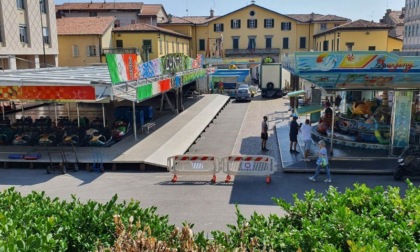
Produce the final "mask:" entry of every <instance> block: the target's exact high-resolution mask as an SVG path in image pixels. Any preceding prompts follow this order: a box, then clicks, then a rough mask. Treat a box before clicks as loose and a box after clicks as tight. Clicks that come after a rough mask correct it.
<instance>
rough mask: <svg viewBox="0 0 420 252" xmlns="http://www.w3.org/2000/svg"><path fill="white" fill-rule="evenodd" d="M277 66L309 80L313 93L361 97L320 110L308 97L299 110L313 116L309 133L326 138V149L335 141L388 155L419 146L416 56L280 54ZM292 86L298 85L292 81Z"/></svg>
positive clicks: (419, 78) (419, 75)
mask: <svg viewBox="0 0 420 252" xmlns="http://www.w3.org/2000/svg"><path fill="white" fill-rule="evenodd" d="M282 65H283V68H285V69H286V70H288V71H289V72H291V74H292V75H295V76H298V77H299V78H300V79H303V80H305V81H308V82H309V83H311V85H312V86H311V87H310V89H312V91H313V90H322V93H323V94H324V96H325V94H328V95H331V96H333V97H334V96H335V95H336V94H343V95H344V96H346V94H348V93H350V92H359V93H363V94H364V95H363V97H365V98H361V99H360V100H353V99H346V101H347V102H345V103H344V104H343V106H341V107H340V109H339V110H338V111H335V108H336V106H335V104H334V105H333V106H331V108H330V107H329V106H325V105H328V104H327V103H325V104H324V107H323V108H322V109H319V106H320V105H321V104H322V102H321V99H322V98H321V95H319V96H316V97H315V96H313V95H312V97H310V100H311V104H310V105H309V106H308V108H306V109H305V108H301V109H300V111H302V113H299V114H300V115H308V114H309V115H310V117H311V121H312V122H314V120H312V118H319V120H318V119H317V120H316V121H317V124H315V125H314V127H313V130H312V133H313V136H315V137H316V138H318V139H322V140H325V141H328V142H330V143H331V148H332V145H333V143H334V144H335V145H342V146H349V147H357V148H366V149H383V150H389V155H391V156H392V155H396V154H398V153H400V152H401V151H402V150H403V149H405V148H408V147H409V146H410V145H419V143H420V141H419V140H420V130H419V129H420V127H419V126H418V124H419V123H418V121H420V113H419V112H417V111H419V110H418V108H417V107H418V104H419V102H418V101H417V98H418V95H417V94H418V93H419V90H420V84H418V83H420V58H419V57H407V56H399V55H397V54H394V53H389V52H370V51H363V52H355V51H351V52H296V53H292V54H287V55H283V57H282ZM295 88H299V89H301V88H302V87H300V86H299V83H297V85H296V87H295ZM309 91H310V90H309ZM296 92H299V91H296ZM374 94H381V95H380V96H378V95H374ZM370 97H371V98H370ZM344 98H345V97H343V99H344ZM322 110H325V111H324V113H323V114H322V116H321V111H322ZM297 111H298V112H299V109H297ZM314 115H317V116H314Z"/></svg>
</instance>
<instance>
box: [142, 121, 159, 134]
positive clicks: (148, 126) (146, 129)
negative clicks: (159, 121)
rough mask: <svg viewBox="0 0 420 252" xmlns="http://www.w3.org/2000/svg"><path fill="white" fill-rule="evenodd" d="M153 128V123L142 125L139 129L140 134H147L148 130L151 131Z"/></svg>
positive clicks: (154, 125) (154, 124)
mask: <svg viewBox="0 0 420 252" xmlns="http://www.w3.org/2000/svg"><path fill="white" fill-rule="evenodd" d="M155 127H156V123H154V122H148V123H146V124H145V125H143V126H142V127H141V133H144V132H145V131H146V133H147V134H149V132H150V129H153V128H155Z"/></svg>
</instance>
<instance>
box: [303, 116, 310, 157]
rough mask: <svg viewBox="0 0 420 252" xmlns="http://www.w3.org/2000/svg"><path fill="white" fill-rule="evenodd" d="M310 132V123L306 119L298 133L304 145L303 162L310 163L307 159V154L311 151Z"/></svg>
mask: <svg viewBox="0 0 420 252" xmlns="http://www.w3.org/2000/svg"><path fill="white" fill-rule="evenodd" d="M311 131H312V126H311V122H310V121H309V119H306V120H305V124H304V125H302V126H301V127H300V132H301V133H302V140H303V142H304V143H305V152H304V154H303V156H304V158H305V161H310V160H309V158H308V157H309V154H310V151H311V145H312V137H311V134H312V133H311Z"/></svg>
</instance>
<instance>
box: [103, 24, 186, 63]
mask: <svg viewBox="0 0 420 252" xmlns="http://www.w3.org/2000/svg"><path fill="white" fill-rule="evenodd" d="M190 40H191V37H190V36H187V35H184V34H181V33H178V32H175V31H172V30H169V29H165V28H162V27H157V26H153V25H148V24H140V23H138V24H132V25H126V26H122V27H118V28H115V29H114V30H113V41H114V44H113V45H114V46H113V48H109V49H105V52H108V53H117V52H119V51H121V50H123V49H126V48H129V49H135V50H137V51H139V52H140V55H141V59H142V61H144V62H145V61H149V60H152V59H155V58H159V57H162V56H164V55H166V54H170V53H183V54H185V55H187V56H190V53H189V50H190V48H189V47H190Z"/></svg>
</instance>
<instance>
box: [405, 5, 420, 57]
mask: <svg viewBox="0 0 420 252" xmlns="http://www.w3.org/2000/svg"><path fill="white" fill-rule="evenodd" d="M403 51H405V52H409V53H410V54H412V55H418V52H419V51H420V2H419V1H418V0H406V1H405V13H404V46H403Z"/></svg>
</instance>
